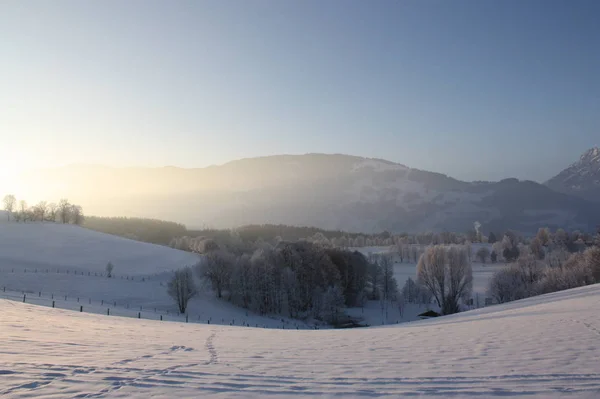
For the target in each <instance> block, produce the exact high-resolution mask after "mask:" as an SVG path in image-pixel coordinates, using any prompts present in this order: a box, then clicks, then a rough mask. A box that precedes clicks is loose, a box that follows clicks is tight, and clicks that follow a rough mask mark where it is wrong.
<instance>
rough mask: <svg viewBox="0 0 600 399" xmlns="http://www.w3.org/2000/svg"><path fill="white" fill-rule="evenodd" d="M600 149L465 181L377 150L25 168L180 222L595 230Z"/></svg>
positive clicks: (92, 201)
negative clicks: (219, 161)
mask: <svg viewBox="0 0 600 399" xmlns="http://www.w3.org/2000/svg"><path fill="white" fill-rule="evenodd" d="M599 165H600V156H599V151H598V149H597V148H594V149H591V150H590V151H588V152H586V153H585V154H584V155H582V157H581V159H580V161H579V162H577V163H576V164H573V165H571V166H570V167H569V168H567V169H566V170H565V171H563V172H561V173H559V174H558V175H557V176H556V177H554V178H552V179H550V180H549V181H548V182H546V183H545V184H540V183H536V182H533V181H520V180H517V179H513V178H510V179H505V180H501V181H499V182H464V181H460V180H457V179H454V178H452V177H449V176H446V175H444V174H440V173H434V172H428V171H423V170H418V169H413V168H410V167H407V166H405V165H402V164H398V163H394V162H389V161H385V160H381V159H369V158H363V157H357V156H349V155H340V154H306V155H278V156H268V157H260V158H248V159H242V160H238V161H233V162H229V163H227V164H224V165H220V166H211V167H207V168H198V169H182V168H176V167H164V168H111V167H104V166H93V165H73V166H68V167H63V168H56V169H45V170H41V171H36V172H35V173H29V174H28V175H25V176H23V181H24V182H26V184H27V185H28V186H29V187H36V188H38V189H39V193H40V195H41V193H43V194H44V196H45V197H44V198H48V199H55V198H62V197H68V198H69V199H71V200H72V201H73V202H75V203H78V204H80V205H82V206H83V207H84V210H85V211H86V213H87V214H93V215H98V216H138V217H152V218H161V219H167V220H172V221H177V222H181V223H184V224H186V225H187V226H188V227H192V228H198V227H217V228H230V227H236V226H241V225H245V224H263V223H273V224H290V225H302V226H315V227H320V228H326V229H341V230H348V231H356V232H365V233H369V232H378V231H383V230H387V231H391V232H404V231H406V232H419V231H441V230H452V231H465V230H467V229H470V228H472V226H473V223H474V222H475V221H478V222H480V223H481V224H482V228H483V229H484V231H502V230H505V229H508V228H511V229H515V230H518V231H521V232H534V231H536V230H537V229H538V228H539V227H540V226H548V227H551V228H558V227H562V228H568V229H581V230H595V228H596V226H597V225H598V224H599V223H600V206H599V204H598V201H600V195H599V193H600V192H599V191H598V190H599V188H600V184H599V183H598V181H599V177H598V176H599Z"/></svg>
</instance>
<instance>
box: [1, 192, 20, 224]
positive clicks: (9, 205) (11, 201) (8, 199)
mask: <svg viewBox="0 0 600 399" xmlns="http://www.w3.org/2000/svg"><path fill="white" fill-rule="evenodd" d="M2 203H3V204H4V210H5V211H6V217H7V218H8V221H9V222H10V216H11V215H12V212H13V210H14V209H15V206H16V204H17V198H16V197H15V196H14V195H12V194H8V195H6V196H5V197H4V199H3V200H2Z"/></svg>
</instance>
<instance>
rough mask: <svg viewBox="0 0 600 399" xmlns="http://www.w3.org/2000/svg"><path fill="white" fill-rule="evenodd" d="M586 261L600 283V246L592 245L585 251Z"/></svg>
mask: <svg viewBox="0 0 600 399" xmlns="http://www.w3.org/2000/svg"><path fill="white" fill-rule="evenodd" d="M584 254H585V258H586V262H587V263H588V265H589V268H590V270H591V273H592V277H593V278H594V280H595V281H596V283H600V247H592V248H589V249H587V250H586V251H585V253H584Z"/></svg>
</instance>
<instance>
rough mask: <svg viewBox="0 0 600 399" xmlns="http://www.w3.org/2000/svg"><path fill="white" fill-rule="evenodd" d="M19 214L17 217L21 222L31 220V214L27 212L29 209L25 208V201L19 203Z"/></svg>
mask: <svg viewBox="0 0 600 399" xmlns="http://www.w3.org/2000/svg"><path fill="white" fill-rule="evenodd" d="M19 213H20V215H19V217H20V219H21V220H22V221H23V222H26V221H28V220H31V214H30V212H29V207H28V206H27V201H25V200H21V201H19Z"/></svg>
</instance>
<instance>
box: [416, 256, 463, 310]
mask: <svg viewBox="0 0 600 399" xmlns="http://www.w3.org/2000/svg"><path fill="white" fill-rule="evenodd" d="M417 277H418V280H419V283H420V284H422V285H423V286H424V287H425V288H427V289H428V290H429V291H430V292H431V295H433V297H434V298H435V300H436V302H437V304H438V306H439V307H440V309H441V311H442V313H443V314H452V313H457V312H459V311H460V306H459V303H460V300H461V299H466V297H467V296H468V295H469V294H470V293H471V290H472V287H473V270H472V267H471V263H470V262H469V257H468V255H467V250H466V249H465V248H464V247H459V246H450V247H444V246H442V245H435V246H432V247H429V248H427V250H426V251H425V253H424V254H423V255H422V256H421V258H420V259H419V263H418V264H417Z"/></svg>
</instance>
